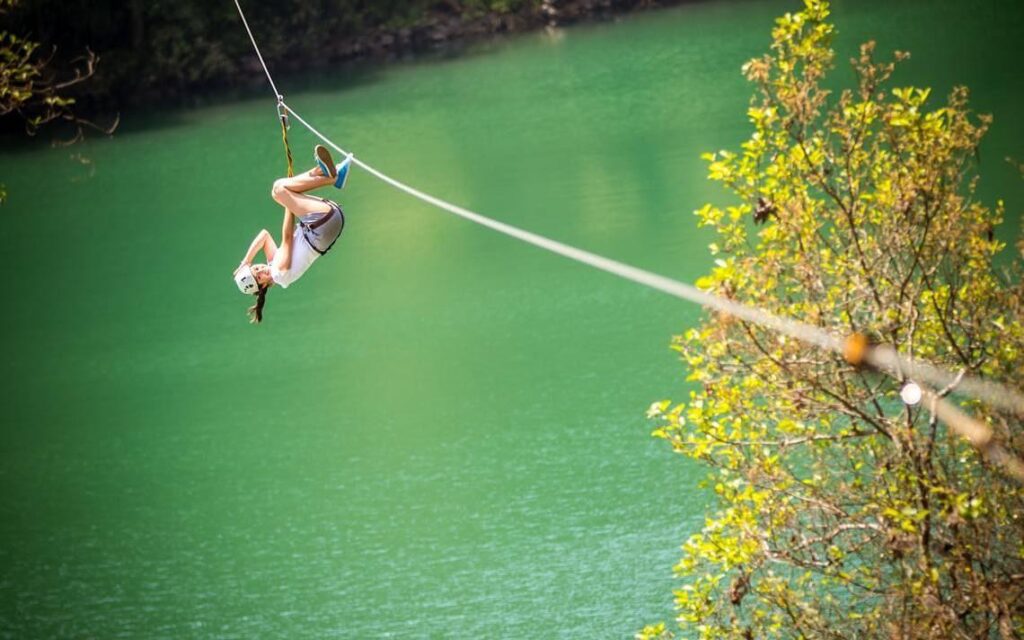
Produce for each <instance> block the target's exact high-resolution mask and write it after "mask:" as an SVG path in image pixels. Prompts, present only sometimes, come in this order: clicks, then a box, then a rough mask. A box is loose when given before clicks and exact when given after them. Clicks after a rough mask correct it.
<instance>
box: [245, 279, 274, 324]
mask: <svg viewBox="0 0 1024 640" xmlns="http://www.w3.org/2000/svg"><path fill="white" fill-rule="evenodd" d="M268 289H270V287H260V290H259V291H258V292H257V293H256V304H254V305H252V306H251V307H249V322H250V323H251V324H259V323H261V322H263V305H265V304H266V303H267V290H268Z"/></svg>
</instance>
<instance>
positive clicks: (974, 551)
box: [638, 0, 1024, 638]
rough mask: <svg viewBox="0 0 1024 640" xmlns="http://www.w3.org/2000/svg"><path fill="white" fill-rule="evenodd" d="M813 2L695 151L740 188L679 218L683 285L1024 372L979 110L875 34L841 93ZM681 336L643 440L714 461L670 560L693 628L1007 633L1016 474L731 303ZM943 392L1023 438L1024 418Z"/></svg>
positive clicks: (779, 633)
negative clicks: (709, 494)
mask: <svg viewBox="0 0 1024 640" xmlns="http://www.w3.org/2000/svg"><path fill="white" fill-rule="evenodd" d="M828 16H829V8H828V3H827V2H826V1H824V0H805V7H804V9H803V10H802V11H800V12H798V13H793V14H786V15H785V16H783V17H782V18H780V19H778V20H777V22H776V25H775V28H774V29H773V31H772V39H773V42H772V45H771V51H770V53H768V54H766V55H764V56H762V57H759V58H755V59H753V60H751V61H750V62H748V63H747V64H746V65H744V67H743V72H744V74H745V75H746V77H747V78H748V79H749V80H750V81H751V82H752V83H753V84H754V85H755V86H756V92H755V95H754V97H753V98H752V101H751V106H750V109H749V111H748V116H749V118H750V121H751V123H752V124H753V129H754V131H753V133H752V135H751V136H750V138H749V139H748V140H747V141H746V142H744V143H743V144H742V151H740V152H739V153H736V152H731V151H719V152H718V153H713V154H708V155H707V156H706V159H707V160H708V162H709V174H710V178H711V179H713V180H716V181H718V182H720V183H722V184H723V185H724V186H725V187H726V188H727V189H728V190H729V191H731V192H732V193H733V194H735V196H737V198H738V203H737V204H735V205H734V206H727V207H718V206H714V205H711V204H708V205H705V206H704V207H702V208H701V209H700V210H698V211H697V212H696V214H697V216H698V218H699V224H701V225H703V226H709V227H711V228H713V229H714V230H715V231H716V232H717V235H718V241H717V242H716V243H715V244H713V245H711V250H712V253H714V254H716V255H717V256H718V257H717V260H716V266H715V268H714V269H713V270H712V272H711V273H710V274H709V275H708V276H707V277H705V278H703V279H701V280H700V281H699V282H698V285H699V286H700V287H702V288H704V289H706V290H709V291H713V292H715V293H717V294H720V295H724V296H727V297H729V298H733V299H736V300H739V301H742V302H745V303H747V304H750V305H754V306H758V307H762V308H765V309H768V310H770V311H772V312H774V313H776V314H778V315H781V316H788V317H794V318H799V319H802V320H804V321H807V322H810V323H812V324H815V325H818V326H820V327H822V328H825V329H827V330H829V331H831V332H832V333H834V334H838V335H845V334H850V333H852V332H860V333H863V334H866V335H869V336H871V337H872V338H873V339H874V340H876V341H879V342H882V341H884V342H887V343H889V344H891V345H893V346H894V347H896V348H897V349H898V350H900V351H901V352H903V353H904V354H907V355H910V356H911V357H914V358H921V359H924V360H927V361H930V362H932V363H935V364H938V365H941V366H944V367H947V368H950V369H953V370H955V371H964V372H968V373H971V374H975V375H981V376H983V377H987V378H991V379H996V380H1000V381H1003V382H1006V383H1008V384H1009V385H1011V386H1014V387H1017V388H1020V387H1021V386H1022V385H1024V314H1022V311H1024V308H1022V300H1024V295H1022V294H1024V291H1022V287H1021V284H1020V277H1019V272H1018V271H1017V267H1016V264H1014V265H1012V266H1011V269H1012V271H1011V272H997V270H996V269H995V267H994V266H993V259H994V258H995V256H996V254H997V253H999V252H1000V250H1001V249H1003V248H1004V244H1003V243H1002V242H1000V241H999V240H998V239H997V238H996V237H995V235H994V233H993V230H994V228H995V226H996V225H997V224H998V223H999V222H1000V221H1001V220H1002V217H1003V205H1002V203H1001V202H999V203H997V204H996V206H995V207H994V208H990V207H988V206H985V205H984V204H982V203H980V202H978V201H977V199H976V197H975V194H976V187H977V183H978V176H977V158H978V148H979V144H980V142H981V140H982V137H983V136H984V135H985V132H986V130H987V128H988V126H989V123H990V122H991V119H990V117H988V116H975V115H973V114H972V113H971V111H970V110H969V109H968V91H967V89H966V88H962V87H959V88H956V89H954V90H953V91H952V93H951V95H950V96H949V98H948V101H947V103H946V104H945V105H942V106H939V107H937V108H935V107H930V106H928V98H929V90H928V89H921V88H915V87H898V86H896V87H892V86H890V85H891V83H890V80H891V76H892V74H893V72H894V69H895V66H896V63H897V62H899V61H900V60H903V59H905V58H906V57H907V54H904V53H900V52H896V54H895V60H894V61H892V62H882V61H878V60H876V58H875V53H874V44H873V43H871V42H869V43H867V44H864V45H863V46H862V47H861V49H860V55H859V57H857V58H856V59H854V60H852V61H851V62H852V65H853V69H854V71H855V75H856V87H854V88H852V89H846V90H843V91H842V92H841V93H839V94H838V95H836V94H834V93H832V92H830V91H829V90H828V89H827V88H826V85H825V84H824V81H825V79H826V74H827V72H828V71H829V70H830V69H832V67H833V58H834V52H833V50H832V49H831V39H832V36H833V35H834V32H835V29H834V26H833V25H832V24H830V23H829V22H828ZM751 218H753V222H754V224H753V225H752V224H751ZM757 224H760V225H761V226H760V227H757V226H754V225H757ZM674 348H675V349H677V350H678V352H679V353H680V354H681V356H682V359H683V360H684V361H685V363H686V364H687V366H688V368H689V371H690V373H689V378H688V379H689V380H690V381H692V382H693V383H695V385H696V386H697V390H696V391H693V392H691V393H690V397H689V400H688V401H687V402H685V403H681V404H673V403H671V402H669V401H665V402H659V403H655V404H654V405H653V406H652V407H651V410H650V416H651V417H653V418H656V419H657V420H658V421H659V427H658V428H657V430H656V431H655V435H656V436H658V437H660V438H664V439H665V440H667V441H668V442H669V443H670V444H671V445H672V447H673V448H674V450H676V451H678V452H680V453H683V454H685V455H687V456H689V457H692V458H694V459H696V460H700V461H702V462H704V463H707V464H708V465H710V467H711V471H710V472H709V473H710V475H709V476H708V480H707V486H708V487H710V488H711V489H712V490H713V492H714V494H715V496H716V500H717V501H718V503H719V505H720V509H719V510H717V511H716V512H715V513H714V514H713V515H711V516H710V517H708V518H707V521H706V524H705V526H704V528H703V530H702V531H701V532H700V533H697V534H695V535H693V536H692V537H690V539H689V540H687V541H686V543H685V544H684V546H683V557H682V559H681V560H680V562H679V563H678V565H677V567H676V570H677V572H678V574H679V575H680V576H681V577H682V578H683V579H684V584H683V585H682V586H681V587H680V588H679V589H678V590H677V591H676V592H675V600H676V604H677V607H678V611H679V621H680V622H681V623H683V624H684V627H685V628H686V629H687V630H688V631H691V632H693V631H695V632H697V633H699V635H700V637H702V638H868V637H877V638H880V637H885V638H988V637H1003V638H1010V637H1018V636H1019V635H1021V634H1024V543H1022V540H1024V515H1022V514H1024V487H1022V486H1021V485H1019V484H1017V483H1016V482H1015V481H1013V480H1010V479H1008V478H1007V477H1005V476H1004V475H1003V474H1002V473H1000V471H999V469H997V468H994V467H992V466H990V464H989V463H988V462H987V461H986V460H985V459H984V458H983V457H982V456H980V455H979V454H978V453H977V452H976V451H975V450H974V449H972V448H971V446H970V445H969V444H968V443H966V442H965V441H964V440H962V439H960V438H958V437H957V436H956V435H955V434H952V433H950V432H949V431H948V430H947V429H946V428H945V426H944V425H943V424H941V423H939V422H938V421H937V420H936V419H935V417H934V416H933V415H932V414H931V413H930V412H929V410H928V407H927V406H923V405H922V406H906V405H903V404H902V403H901V402H900V401H899V395H898V392H899V389H900V388H901V386H902V384H903V382H904V381H903V380H897V379H893V378H890V377H886V376H883V375H882V374H880V373H876V372H870V371H865V370H860V369H856V368H854V367H852V366H850V365H849V364H847V363H846V362H844V361H843V360H842V359H841V358H840V357H838V356H835V355H833V354H828V353H823V352H821V351H818V350H816V349H815V348H813V347H810V346H808V345H805V344H802V343H799V342H797V341H794V340H791V339H783V338H780V337H778V336H777V335H774V334H772V333H770V332H769V331H767V330H764V329H761V328H759V327H756V326H751V325H749V324H747V323H745V322H743V321H740V320H738V319H735V318H730V317H726V316H717V317H711V318H709V319H707V320H706V321H705V322H704V323H703V324H702V325H701V326H700V327H699V328H696V329H693V330H690V331H688V332H686V334H685V335H682V336H679V337H677V338H676V339H675V341H674ZM950 391H953V390H951V389H944V390H940V392H941V394H942V395H945V394H948V393H949V392H950ZM960 406H961V407H962V408H963V409H965V410H967V411H968V412H970V413H972V414H974V415H975V416H976V417H978V418H980V419H981V420H983V421H985V422H986V423H987V424H989V425H990V426H991V427H992V428H993V430H994V431H995V434H996V438H997V439H998V440H999V441H1000V443H1001V444H1002V445H1003V446H1005V447H1006V448H1007V449H1008V450H1010V451H1011V452H1014V453H1015V454H1016V455H1018V456H1019V455H1020V453H1021V451H1022V450H1024V435H1022V433H1024V432H1022V430H1021V421H1020V417H1019V416H1011V415H1004V414H1000V413H998V412H996V411H994V410H992V409H990V408H988V407H985V406H982V405H981V404H980V403H977V402H970V401H961V402H960ZM643 633H646V635H641V636H638V637H652V638H657V637H663V635H664V630H663V629H658V628H657V627H649V628H648V629H645V631H644V632H642V634H643Z"/></svg>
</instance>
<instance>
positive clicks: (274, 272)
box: [270, 225, 320, 289]
mask: <svg viewBox="0 0 1024 640" xmlns="http://www.w3.org/2000/svg"><path fill="white" fill-rule="evenodd" d="M319 257H320V254H319V253H317V252H316V250H314V249H313V247H311V246H309V241H308V240H306V234H304V233H302V230H301V229H300V228H299V225H295V226H294V227H292V266H291V268H290V269H288V270H287V271H281V267H280V265H281V260H282V259H284V252H283V251H281V250H280V249H278V251H277V253H276V254H274V260H273V262H271V263H270V277H271V278H273V279H274V283H275V284H279V285H281V286H282V287H284V288H285V289H287V288H288V287H289V286H290V285H291V284H292V283H293V282H295V281H296V280H298V279H299V278H301V277H302V274H304V273H306V270H307V269H309V266H310V265H311V264H313V263H314V262H315V261H316V259H317V258H319Z"/></svg>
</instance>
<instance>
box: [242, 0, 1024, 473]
mask: <svg viewBox="0 0 1024 640" xmlns="http://www.w3.org/2000/svg"><path fill="white" fill-rule="evenodd" d="M234 2H235V7H236V8H237V9H238V14H239V16H241V18H242V24H243V25H244V26H245V29H246V31H247V32H248V34H249V39H250V40H251V41H252V45H253V48H254V49H255V50H256V55H257V56H258V57H259V60H260V64H261V65H262V66H263V71H264V73H266V75H267V80H268V81H269V82H270V86H271V88H272V89H273V90H274V94H275V96H276V97H277V108H278V114H279V116H280V117H281V123H282V131H283V134H282V135H283V136H284V140H285V148H286V151H287V154H288V163H289V174H290V173H291V171H290V169H291V163H292V159H291V150H290V148H289V147H288V141H287V124H286V118H287V115H288V114H290V115H291V116H292V117H294V118H295V119H296V120H298V121H299V122H300V123H301V124H302V125H303V126H304V127H306V129H308V130H309V131H310V133H312V134H313V135H314V136H316V137H317V138H319V139H320V140H321V141H322V142H324V143H325V144H326V145H328V146H330V147H331V148H332V149H334V150H335V151H337V152H338V153H340V154H342V155H343V156H348V155H351V154H350V153H349V152H348V151H346V150H345V149H343V148H341V147H340V146H339V145H338V144H336V143H335V142H334V141H333V140H331V139H330V138H328V137H327V136H325V135H324V134H323V133H321V132H320V131H318V130H317V129H316V128H315V127H314V126H313V125H311V124H310V123H309V122H307V121H306V119H305V118H303V117H302V116H301V115H300V114H299V113H298V112H296V111H295V110H294V109H293V108H292V107H291V106H289V105H288V104H287V103H286V102H285V100H284V96H282V95H281V94H280V93H278V91H277V86H276V85H275V84H274V80H273V78H271V75H270V71H269V70H268V69H267V65H266V63H265V62H264V60H263V56H262V55H261V54H260V51H259V47H258V46H257V45H256V39H255V38H254V37H253V34H252V31H251V30H250V29H249V25H248V22H247V21H246V19H245V14H244V13H243V11H242V7H241V5H240V4H239V0H234ZM352 163H353V164H355V165H357V166H359V167H360V168H362V169H363V170H364V171H366V172H367V173H369V174H371V175H373V176H374V177H376V178H377V179H378V180H381V181H382V182H384V183H386V184H388V185H390V186H392V187H394V188H395V189H398V190H400V191H403V192H405V193H407V194H408V195H410V196H412V197H414V198H417V199H419V200H421V201H423V202H425V203H427V204H430V205H433V206H435V207H437V208H439V209H442V210H444V211H448V212H449V213H452V214H454V215H456V216H459V217H461V218H464V219H466V220H468V221H470V222H474V223H476V224H479V225H481V226H484V227H487V228H490V229H492V230H494V231H497V232H498V233H501V234H504V235H506V236H509V237H512V238H515V239H517V240H520V241H521V242H525V243H527V244H531V245H533V246H535V247H538V248H540V249H544V250H546V251H550V252H552V253H555V254H557V255H561V256H563V257H565V258H568V259H570V260H573V261H575V262H578V263H581V264H585V265H587V266H590V267H593V268H595V269H599V270H601V271H605V272H607V273H610V274H612V275H616V276H618V277H620V278H623V279H625V280H628V281H631V282H634V283H636V284H640V285H643V286H646V287H650V288H652V289H655V290H658V291H661V292H663V293H667V294H668V295H671V296H674V297H676V298H681V299H683V300H687V301H690V302H694V303H696V304H699V305H701V306H703V307H706V308H709V309H714V310H716V311H719V312H721V313H724V314H727V315H730V316H735V317H737V318H740V319H743V320H746V321H748V322H751V323H753V324H757V325H760V326H762V327H765V328H768V329H771V330H773V331H776V332H778V333H780V334H783V335H785V336H789V337H791V338H794V339H797V340H800V341H802V342H804V343H807V344H811V345H814V346H817V347H820V348H822V349H825V350H827V351H832V352H836V353H839V354H842V355H843V356H844V357H846V359H847V360H851V359H850V357H849V355H848V354H846V353H845V352H844V350H845V348H846V347H847V346H848V342H849V340H850V339H851V338H853V337H858V338H861V339H863V336H860V335H859V334H854V336H848V337H847V336H844V337H838V336H836V335H833V334H831V333H829V332H828V331H825V330H824V329H822V328H821V327H816V326H813V325H810V324H807V323H805V322H801V321H798V320H794V319H792V318H784V317H781V316H777V315H775V314H773V313H771V312H768V311H766V310H764V309H760V308H756V307H751V306H748V305H745V304H742V303H739V302H736V301H735V300H730V299H728V298H723V297H721V296H717V295H714V294H712V293H709V292H706V291H701V290H700V289H698V288H696V287H694V286H692V285H689V284H686V283H683V282H679V281H678V280H673V279H672V278H668V277H665V276H661V275H658V274H656V273H653V272H650V271H646V270H644V269H640V268H637V267H633V266H630V265H628V264H625V263H622V262H619V261H617V260H613V259H611V258H606V257H604V256H600V255H597V254H595V253H591V252H589V251H585V250H583V249H579V248H577V247H574V246H571V245H568V244H565V243H563V242H559V241H557V240H552V239H551V238H547V237H545V236H542V235H539V234H537V233H533V232H531V231H526V230H524V229H520V228H518V227H515V226H512V225H510V224H506V223H504V222H500V221H498V220H494V219H492V218H488V217H487V216H484V215H482V214H479V213H477V212H475V211H471V210H469V209H466V208H464V207H460V206H458V205H456V204H452V203H450V202H447V201H445V200H442V199H441V198H438V197H436V196H432V195H430V194H428V193H425V192H423V191H420V190H419V189H416V188H414V187H411V186H409V185H407V184H405V183H404V182H401V181H399V180H397V179H395V178H392V177H391V176H389V175H387V174H386V173H384V172H382V171H380V170H378V169H376V168H374V167H373V166H371V165H369V164H367V163H366V162H363V161H362V160H361V159H359V158H358V157H356V156H355V155H352ZM857 360H858V363H859V361H861V360H863V362H866V363H868V364H871V365H872V366H874V367H876V368H878V369H880V370H884V371H887V372H888V373H890V374H891V375H892V376H893V377H894V378H895V379H896V380H897V381H899V382H904V381H907V380H913V381H915V382H922V383H927V384H929V385H931V386H932V387H934V388H935V389H943V391H942V392H940V393H935V392H934V391H932V390H931V389H927V388H926V389H925V394H926V397H927V398H928V400H929V401H930V402H929V403H928V405H929V409H930V410H931V412H932V413H933V414H934V415H935V416H936V417H938V418H939V419H941V420H943V421H944V422H946V424H948V425H949V426H950V428H951V429H953V431H955V432H956V433H958V434H959V435H960V436H961V437H963V438H965V439H967V440H968V441H969V442H971V444H973V445H974V446H975V447H976V448H977V449H978V451H979V452H980V453H981V454H982V455H983V456H984V457H985V458H986V459H988V460H989V461H990V462H992V463H993V464H995V465H996V466H999V467H1002V468H1003V469H1004V470H1005V471H1006V472H1007V473H1008V474H1009V475H1011V476H1013V477H1015V478H1017V479H1018V480H1020V481H1024V462H1021V460H1019V459H1018V458H1016V457H1015V456H1014V455H1013V454H1012V453H1010V452H1007V451H1006V450H1005V449H1004V448H1002V447H1000V446H999V445H998V444H996V443H995V442H993V441H992V438H993V432H992V429H991V427H989V426H988V425H987V424H984V423H982V422H981V421H979V420H977V419H976V418H973V417H970V416H968V415H966V414H965V413H963V412H962V411H960V410H959V409H958V408H957V407H956V406H955V405H953V404H952V403H951V402H949V401H948V400H947V399H945V397H944V395H945V394H946V393H949V392H951V391H953V392H956V393H959V394H964V395H969V396H972V397H974V398H976V399H978V400H982V401H984V402H986V403H987V404H989V405H990V406H993V407H998V408H1001V409H1004V410H1007V411H1011V412H1013V413H1016V414H1017V415H1021V416H1024V395H1022V394H1021V393H1020V392H1019V391H1017V390H1015V389H1012V388H1010V387H1008V386H1006V385H1003V384H1000V383H998V382H994V381H990V380H984V379H981V378H977V377H974V376H970V375H966V374H965V372H963V371H961V372H960V373H958V374H954V373H951V372H949V371H946V370H944V369H942V368H940V367H936V366H934V365H932V364H929V363H927V362H921V361H917V360H914V359H912V358H909V357H907V356H904V355H903V354H901V353H899V352H898V351H896V350H895V349H893V348H892V347H889V346H885V345H879V346H874V347H870V348H867V350H866V351H865V352H864V353H863V357H862V358H861V357H860V356H858V358H857ZM851 362H852V360H851ZM855 364H856V363H855Z"/></svg>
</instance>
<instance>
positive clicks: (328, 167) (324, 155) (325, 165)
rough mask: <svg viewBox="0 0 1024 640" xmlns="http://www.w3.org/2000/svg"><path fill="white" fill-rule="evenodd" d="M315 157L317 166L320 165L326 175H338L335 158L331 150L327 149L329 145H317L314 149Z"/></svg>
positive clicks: (334, 176) (332, 176)
mask: <svg viewBox="0 0 1024 640" xmlns="http://www.w3.org/2000/svg"><path fill="white" fill-rule="evenodd" d="M313 159H314V160H316V166H318V167H320V170H321V171H323V172H324V176H330V177H331V178H336V177H338V173H337V171H336V170H335V168H334V158H332V157H331V152H330V151H328V150H327V147H325V146H323V145H322V144H318V145H316V149H314V151H313Z"/></svg>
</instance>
